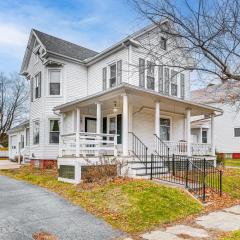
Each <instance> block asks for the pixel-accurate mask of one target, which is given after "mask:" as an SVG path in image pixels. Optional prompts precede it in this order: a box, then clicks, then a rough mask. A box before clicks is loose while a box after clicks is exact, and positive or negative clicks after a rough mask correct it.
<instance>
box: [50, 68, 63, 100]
mask: <svg viewBox="0 0 240 240" xmlns="http://www.w3.org/2000/svg"><path fill="white" fill-rule="evenodd" d="M51 71H59V72H60V81H59V83H60V94H59V95H51V94H50V79H51V78H50V73H51ZM62 71H63V70H62V68H48V81H47V83H48V84H47V85H48V86H47V96H48V97H50V98H59V97H62V91H63V89H62V88H63V86H62V85H63V84H62V82H63V80H62V79H63V73H62Z"/></svg>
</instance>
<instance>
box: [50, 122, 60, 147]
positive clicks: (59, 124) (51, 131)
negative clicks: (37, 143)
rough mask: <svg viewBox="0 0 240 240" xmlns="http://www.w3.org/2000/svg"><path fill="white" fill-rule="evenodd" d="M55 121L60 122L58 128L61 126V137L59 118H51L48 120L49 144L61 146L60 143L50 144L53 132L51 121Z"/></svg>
mask: <svg viewBox="0 0 240 240" xmlns="http://www.w3.org/2000/svg"><path fill="white" fill-rule="evenodd" d="M55 120H57V121H58V126H59V135H60V132H61V130H60V119H59V118H49V119H48V142H49V144H51V145H52V144H53V145H58V144H59V142H58V143H53V142H50V133H51V132H52V131H51V125H50V123H51V121H55Z"/></svg>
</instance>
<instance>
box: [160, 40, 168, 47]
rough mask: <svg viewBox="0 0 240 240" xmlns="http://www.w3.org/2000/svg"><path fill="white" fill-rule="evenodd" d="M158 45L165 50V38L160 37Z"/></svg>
mask: <svg viewBox="0 0 240 240" xmlns="http://www.w3.org/2000/svg"><path fill="white" fill-rule="evenodd" d="M160 47H161V49H163V50H167V39H166V38H164V37H161V38H160Z"/></svg>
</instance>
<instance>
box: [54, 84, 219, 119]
mask: <svg viewBox="0 0 240 240" xmlns="http://www.w3.org/2000/svg"><path fill="white" fill-rule="evenodd" d="M122 94H127V95H128V96H129V104H131V105H133V106H134V107H138V108H141V107H142V108H143V107H146V108H150V109H154V108H155V102H156V101H160V102H161V111H165V112H169V113H175V114H185V112H186V109H187V108H190V109H191V115H192V116H197V115H204V114H212V113H215V114H216V115H218V114H221V113H222V112H223V111H222V110H221V109H219V108H214V107H211V106H208V105H204V104H198V103H194V102H191V101H188V100H182V99H177V98H175V97H172V96H166V95H163V94H160V93H158V92H155V91H152V90H147V89H142V88H140V87H137V86H133V85H130V84H127V83H122V84H121V85H120V86H118V87H115V88H112V89H108V90H106V91H103V92H100V93H97V94H94V95H91V96H88V97H85V98H82V99H78V100H75V101H72V102H69V103H66V104H62V105H60V106H57V107H55V108H54V111H60V112H68V111H71V110H73V109H75V108H76V107H81V108H89V107H93V105H94V104H95V103H96V102H102V103H103V104H102V106H103V110H104V109H105V110H106V109H109V108H112V107H113V106H114V101H116V102H117V106H118V107H119V108H120V107H121V106H122V97H121V95H122Z"/></svg>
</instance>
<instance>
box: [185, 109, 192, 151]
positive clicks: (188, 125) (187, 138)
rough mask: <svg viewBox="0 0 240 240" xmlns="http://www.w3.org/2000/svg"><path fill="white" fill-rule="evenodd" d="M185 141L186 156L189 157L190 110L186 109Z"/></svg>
mask: <svg viewBox="0 0 240 240" xmlns="http://www.w3.org/2000/svg"><path fill="white" fill-rule="evenodd" d="M186 141H187V155H188V156H191V109H189V108H187V109H186Z"/></svg>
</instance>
